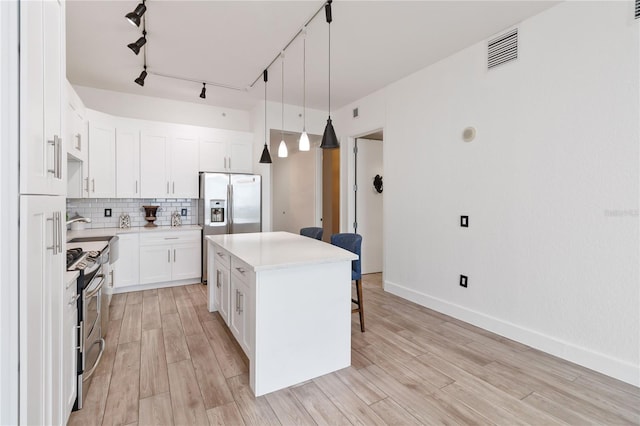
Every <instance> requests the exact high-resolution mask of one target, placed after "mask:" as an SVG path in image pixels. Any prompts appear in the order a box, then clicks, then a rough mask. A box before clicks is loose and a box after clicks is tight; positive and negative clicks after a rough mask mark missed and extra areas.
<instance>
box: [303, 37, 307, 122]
mask: <svg viewBox="0 0 640 426" xmlns="http://www.w3.org/2000/svg"><path fill="white" fill-rule="evenodd" d="M302 131H303V132H306V131H307V34H306V33H305V34H304V35H303V37H302Z"/></svg>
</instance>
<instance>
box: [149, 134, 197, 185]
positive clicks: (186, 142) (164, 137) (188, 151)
mask: <svg viewBox="0 0 640 426" xmlns="http://www.w3.org/2000/svg"><path fill="white" fill-rule="evenodd" d="M188 129H189V128H188V126H180V125H167V126H164V127H163V128H161V127H159V126H158V127H157V128H156V129H152V130H150V131H143V132H142V133H141V141H140V182H141V187H142V198H198V155H199V148H198V139H197V137H196V136H194V135H193V134H192V132H191V131H190V130H188Z"/></svg>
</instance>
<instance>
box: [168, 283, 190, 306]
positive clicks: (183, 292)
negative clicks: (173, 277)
mask: <svg viewBox="0 0 640 426" xmlns="http://www.w3.org/2000/svg"><path fill="white" fill-rule="evenodd" d="M171 291H172V292H173V298H174V299H175V300H176V302H177V301H178V299H181V298H189V293H187V289H185V288H184V286H177V287H171Z"/></svg>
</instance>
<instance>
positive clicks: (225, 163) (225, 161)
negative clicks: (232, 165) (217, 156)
mask: <svg viewBox="0 0 640 426" xmlns="http://www.w3.org/2000/svg"><path fill="white" fill-rule="evenodd" d="M224 168H225V169H226V168H227V157H224Z"/></svg>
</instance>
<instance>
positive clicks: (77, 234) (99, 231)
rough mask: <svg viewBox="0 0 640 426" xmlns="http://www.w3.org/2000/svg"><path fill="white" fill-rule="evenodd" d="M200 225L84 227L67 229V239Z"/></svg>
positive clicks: (179, 228) (187, 228)
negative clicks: (76, 229)
mask: <svg viewBox="0 0 640 426" xmlns="http://www.w3.org/2000/svg"><path fill="white" fill-rule="evenodd" d="M200 230H202V226H200V225H182V226H156V227H154V228H147V227H145V226H136V227H131V228H93V229H83V230H79V231H67V241H69V240H71V239H73V238H82V237H102V236H108V235H118V234H130V233H147V232H179V231H200Z"/></svg>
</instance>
